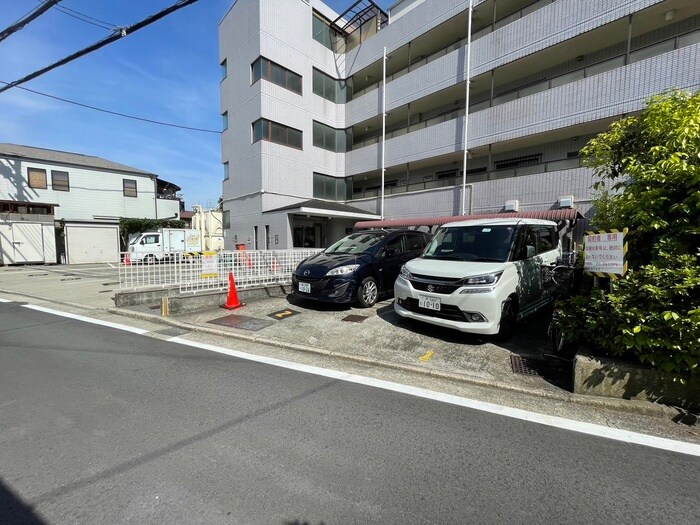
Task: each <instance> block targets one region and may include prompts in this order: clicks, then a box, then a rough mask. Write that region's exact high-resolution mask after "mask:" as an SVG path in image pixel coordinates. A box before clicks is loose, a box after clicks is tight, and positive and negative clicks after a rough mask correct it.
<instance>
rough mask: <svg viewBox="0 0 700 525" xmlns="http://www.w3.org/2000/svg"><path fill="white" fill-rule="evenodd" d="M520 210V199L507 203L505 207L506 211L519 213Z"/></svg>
mask: <svg viewBox="0 0 700 525" xmlns="http://www.w3.org/2000/svg"><path fill="white" fill-rule="evenodd" d="M519 209H520V201H519V200H518V199H513V200H510V201H506V205H505V210H506V211H518V210H519Z"/></svg>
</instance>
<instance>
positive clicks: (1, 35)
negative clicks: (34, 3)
mask: <svg viewBox="0 0 700 525" xmlns="http://www.w3.org/2000/svg"><path fill="white" fill-rule="evenodd" d="M60 1H61V0H47V1H46V2H44V3H42V4H41V5H40V6H39V7H37V8H36V9H35V10H34V11H31V12H30V13H28V14H26V15H25V16H24V17H22V18H21V19H20V20H18V21H17V22H15V23H14V24H12V25H11V26H10V27H8V28H6V29H4V30H3V31H1V32H0V42H2V41H3V40H5V39H6V38H7V37H8V36H10V35H11V34H12V33H16V32H17V31H19V30H20V29H22V28H23V27H24V26H26V25H27V24H28V23H29V22H31V21H32V20H35V19H37V18H39V17H40V16H41V15H43V14H44V13H45V12H46V11H48V10H49V9H51V8H52V7H53V6H54V5H56V4H57V3H59V2H60Z"/></svg>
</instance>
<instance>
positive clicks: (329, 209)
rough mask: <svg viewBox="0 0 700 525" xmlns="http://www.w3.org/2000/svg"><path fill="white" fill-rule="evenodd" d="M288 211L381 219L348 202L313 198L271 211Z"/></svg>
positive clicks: (315, 214)
mask: <svg viewBox="0 0 700 525" xmlns="http://www.w3.org/2000/svg"><path fill="white" fill-rule="evenodd" d="M283 210H284V211H287V212H289V213H293V214H298V215H309V216H315V217H328V218H338V219H355V220H358V219H379V218H380V217H379V215H377V214H375V213H369V212H367V211H365V210H361V209H360V208H354V207H353V206H348V205H347V204H340V203H338V202H331V201H322V200H318V199H311V200H308V201H303V202H298V203H296V204H292V205H291V206H285V207H283V208H276V209H274V210H270V211H283Z"/></svg>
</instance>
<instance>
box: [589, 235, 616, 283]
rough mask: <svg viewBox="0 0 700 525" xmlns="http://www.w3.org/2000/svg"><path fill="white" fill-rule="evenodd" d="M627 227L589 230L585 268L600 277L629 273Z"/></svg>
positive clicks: (613, 276) (614, 276)
mask: <svg viewBox="0 0 700 525" xmlns="http://www.w3.org/2000/svg"><path fill="white" fill-rule="evenodd" d="M626 235H627V228H625V229H624V230H622V231H620V230H610V231H596V232H588V233H586V236H585V247H584V254H585V255H584V262H583V269H584V270H585V271H586V272H588V273H592V274H594V275H596V276H598V277H610V278H612V279H615V278H616V277H622V276H624V275H625V273H627V240H626Z"/></svg>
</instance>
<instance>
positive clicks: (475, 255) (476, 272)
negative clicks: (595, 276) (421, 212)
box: [394, 218, 561, 337]
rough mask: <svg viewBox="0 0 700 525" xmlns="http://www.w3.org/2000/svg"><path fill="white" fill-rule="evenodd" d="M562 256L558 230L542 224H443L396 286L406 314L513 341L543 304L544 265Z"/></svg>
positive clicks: (398, 305) (545, 297)
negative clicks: (518, 325)
mask: <svg viewBox="0 0 700 525" xmlns="http://www.w3.org/2000/svg"><path fill="white" fill-rule="evenodd" d="M560 257H561V244H560V242H559V235H558V233H557V225H556V223H554V222H551V221H543V220H538V219H515V218H514V219H483V220H472V221H463V222H454V223H450V224H446V225H444V226H442V227H440V229H438V231H437V232H436V233H435V236H434V237H433V240H432V241H431V242H430V244H429V245H428V246H427V247H426V248H425V251H424V252H423V254H422V255H421V256H420V257H418V258H416V259H413V260H411V261H409V262H407V263H406V264H405V265H404V266H403V268H402V269H401V273H400V275H399V277H398V279H397V280H396V282H395V283H394V297H395V301H394V310H396V313H398V314H399V315H400V316H401V317H406V318H409V319H417V320H419V321H423V322H426V323H431V324H434V325H438V326H444V327H446V328H454V329H456V330H460V331H462V332H469V333H475V334H498V335H500V336H502V337H508V336H509V335H511V334H512V332H513V330H514V328H515V323H516V322H517V320H519V319H522V318H523V317H526V316H528V315H530V314H533V313H535V312H536V311H537V310H539V309H540V308H542V307H543V306H546V305H547V304H548V303H549V302H550V301H551V299H550V297H549V296H548V294H546V293H544V292H543V287H542V270H541V267H542V265H550V264H554V263H556V261H557V259H559V258H560Z"/></svg>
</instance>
